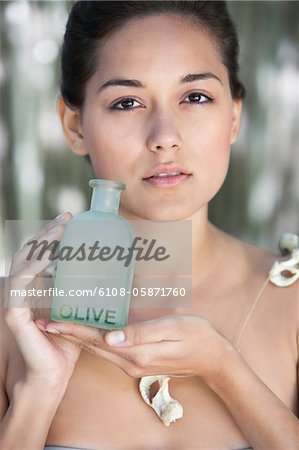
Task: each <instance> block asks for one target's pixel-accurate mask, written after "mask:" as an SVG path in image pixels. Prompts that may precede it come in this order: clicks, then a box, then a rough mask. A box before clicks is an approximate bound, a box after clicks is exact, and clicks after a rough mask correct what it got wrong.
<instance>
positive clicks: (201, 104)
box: [0, 1, 299, 450]
mask: <svg viewBox="0 0 299 450" xmlns="http://www.w3.org/2000/svg"><path fill="white" fill-rule="evenodd" d="M237 53H238V44H237V40H236V35H235V30H234V27H233V25H232V23H231V21H230V18H229V17H228V15H227V11H226V6H225V3H224V2H89V1H83V2H77V3H75V5H74V6H73V8H72V10H71V13H70V17H69V21H68V25H67V31H66V35H65V41H64V47H63V54H62V86H61V97H60V99H59V103H58V109H59V115H60V118H61V122H62V126H63V129H64V133H65V137H66V140H67V142H68V144H69V146H70V148H71V149H72V151H73V152H75V153H76V154H77V155H82V156H83V155H89V156H90V159H91V161H92V164H93V167H94V171H95V174H96V176H97V177H98V178H106V179H115V180H120V181H123V182H124V183H125V184H126V185H127V190H126V191H125V193H124V194H123V197H122V202H121V214H122V215H123V216H124V217H127V218H128V219H145V220H155V221H164V220H186V219H189V220H191V221H192V300H193V301H192V307H191V308H176V309H172V310H161V309H160V310H147V311H145V310H139V312H138V314H137V310H136V311H132V312H131V316H130V324H129V325H128V326H127V327H126V328H125V329H124V330H120V331H115V332H110V333H106V334H101V333H100V332H99V331H98V330H97V329H95V328H90V327H86V326H82V325H75V324H69V323H55V322H50V321H49V319H48V318H45V317H44V318H40V319H38V320H35V321H34V320H33V319H32V316H31V311H30V309H29V308H25V307H24V308H13V307H11V308H8V309H5V310H4V322H3V323H2V326H1V333H2V338H1V343H2V347H1V351H2V365H1V381H2V394H1V403H0V405H1V416H2V423H1V428H0V443H1V447H2V448H5V449H6V448H7V449H8V448H13V449H20V448H22V449H28V450H29V449H30V450H31V449H42V448H44V446H45V445H46V446H56V448H60V446H63V447H67V448H69V447H71V448H74V447H75V448H82V449H83V448H84V449H87V448H89V449H97V450H100V449H109V450H110V449H111V450H112V449H122V450H125V449H130V450H132V449H138V450H141V449H149V450H150V449H155V450H156V449H169V450H170V449H171V450H173V449H182V450H183V449H184V450H185V449H215V450H216V449H240V448H243V449H244V448H255V449H270V448H271V449H286V448H287V449H296V448H297V446H298V441H299V425H298V419H297V417H296V414H297V413H298V404H297V377H296V367H297V361H298V347H297V345H298V342H297V341H296V338H297V326H298V322H297V315H298V290H297V289H298V286H297V285H296V284H294V285H293V286H290V287H289V288H286V289H284V290H282V289H281V288H278V287H276V286H274V285H271V284H270V283H266V284H265V280H267V277H268V273H269V270H270V268H271V266H272V264H273V262H274V261H275V257H274V256H273V255H271V254H268V253H266V252H264V251H262V250H259V249H257V248H255V247H253V246H250V245H248V244H245V243H243V242H240V241H238V240H236V239H234V238H232V237H230V236H228V235H226V234H225V233H223V232H221V231H220V230H218V229H216V228H215V227H213V226H212V225H211V223H209V221H208V219H207V210H208V203H209V202H210V200H211V199H212V198H213V197H214V196H215V194H216V193H217V192H218V190H219V189H220V187H221V185H222V183H223V181H224V179H225V176H226V173H227V168H228V163H229V156H230V145H231V144H232V143H234V142H235V140H236V139H237V135H238V130H239V124H240V116H241V108H242V99H243V97H244V88H243V86H242V84H241V83H240V81H239V79H238V63H237ZM178 167H180V171H179V172H181V173H180V174H176V175H170V176H169V177H167V178H166V177H165V176H164V177H162V176H161V173H162V174H163V173H171V172H172V171H174V170H175V169H177V168H178ZM175 171H176V170H175ZM176 172H177V171H176ZM159 174H160V177H159ZM153 175H155V176H154V178H153ZM70 219H71V214H70V213H65V214H64V215H62V216H59V217H58V218H57V219H56V220H55V221H54V222H53V223H50V224H48V225H47V226H46V227H45V229H44V230H42V231H41V232H40V233H39V235H38V239H45V238H47V237H48V236H49V235H51V238H59V237H60V236H61V234H62V232H63V229H64V227H65V226H66V224H67V223H68V222H69V220H70ZM25 253H26V247H24V248H23V249H22V250H20V251H19V252H18V253H17V255H16V256H15V258H14V260H13V264H12V269H11V286H12V287H17V286H18V287H20V286H22V287H26V286H27V285H28V283H30V281H32V278H33V276H34V275H37V274H38V273H40V272H41V271H42V270H43V269H44V268H45V267H46V265H47V263H48V261H47V260H42V261H38V260H35V261H31V262H30V264H29V265H28V264H25V257H24V255H25ZM28 274H30V275H32V276H29V277H28ZM24 275H27V277H24ZM257 300H258V303H257ZM253 306H255V309H254V311H253V309H252V307H253ZM249 318H250V320H249V321H248V320H247V319H249ZM228 319H229V320H228ZM245 325H246V327H245ZM296 342H297V343H296ZM85 349H86V350H88V351H87V352H86V351H84V350H85ZM165 373H167V374H169V375H170V376H173V377H174V378H172V381H171V393H172V395H173V397H175V398H176V399H178V400H179V401H180V403H182V404H183V405H184V416H183V418H182V419H181V420H179V421H177V422H176V423H175V424H172V425H171V426H170V428H165V427H164V425H163V424H162V423H161V422H160V421H159V420H158V419H157V417H156V416H155V414H154V412H153V411H151V410H148V409H147V407H146V405H145V404H144V402H143V401H142V399H141V397H140V395H139V393H138V380H139V378H140V377H143V376H145V375H156V374H165ZM178 375H188V377H182V378H181V377H177V376H178ZM135 430H137V432H136V431H135Z"/></svg>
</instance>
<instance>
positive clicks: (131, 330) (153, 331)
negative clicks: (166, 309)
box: [105, 319, 173, 347]
mask: <svg viewBox="0 0 299 450" xmlns="http://www.w3.org/2000/svg"><path fill="white" fill-rule="evenodd" d="M165 322H166V319H164V320H163V319H155V320H148V321H144V322H138V323H132V324H130V325H128V326H126V327H125V328H124V329H122V330H114V331H110V332H108V333H106V334H105V342H106V344H108V345H110V346H112V347H115V346H118V347H130V346H132V345H142V344H150V343H154V342H161V341H165V340H172V341H173V338H172V339H171V338H170V331H169V328H170V327H169V325H167V324H166V323H165Z"/></svg>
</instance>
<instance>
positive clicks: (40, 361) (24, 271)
mask: <svg viewBox="0 0 299 450" xmlns="http://www.w3.org/2000/svg"><path fill="white" fill-rule="evenodd" d="M71 218H72V215H71V214H70V213H65V214H64V215H62V216H58V217H57V218H56V219H55V220H54V221H52V222H50V223H48V224H47V225H46V226H45V228H43V230H42V231H41V232H40V233H38V234H37V235H36V236H35V237H34V238H33V239H36V240H37V241H38V242H41V241H43V240H46V241H48V242H49V243H50V242H52V241H55V240H59V239H60V237H61V235H62V232H63V230H64V227H65V226H66V225H67V223H68V222H69V221H70V219H71ZM39 250H40V249H37V250H36V251H35V252H34V253H33V255H32V257H31V258H30V260H29V261H28V260H27V257H28V245H27V244H25V245H24V247H23V248H22V249H21V250H19V251H18V252H17V253H16V254H15V255H14V257H13V262H12V266H11V270H10V275H9V280H8V282H9V291H7V293H8V295H9V294H11V293H12V291H11V290H12V289H14V290H15V289H18V290H26V289H28V288H29V287H30V286H31V285H32V283H33V282H34V281H35V280H36V277H37V276H38V274H39V273H40V272H42V271H43V270H44V269H45V268H46V267H47V266H48V265H49V263H50V262H51V261H50V260H49V255H50V250H47V251H46V252H45V254H44V256H43V257H42V258H41V260H38V259H37V256H38V254H39ZM42 301H43V299H42V298H41V303H42ZM35 302H36V299H35ZM4 320H5V322H6V324H7V326H8V327H9V329H10V331H11V333H12V334H13V335H14V338H15V340H16V342H17V345H18V347H19V350H20V352H21V354H22V356H23V359H24V363H25V373H24V379H26V380H30V381H33V382H38V383H40V384H44V385H45V387H46V385H49V386H53V387H54V386H57V385H58V384H61V383H64V384H66V383H67V382H68V380H69V378H70V377H71V375H72V372H73V370H74V366H75V363H76V361H77V359H78V357H79V355H80V352H81V349H80V346H79V345H78V343H77V341H76V340H75V339H73V340H72V341H71V340H69V339H63V337H61V336H59V338H57V336H55V335H54V334H49V333H45V328H44V327H43V323H47V322H48V320H47V319H38V320H37V321H36V323H35V322H34V320H33V314H32V310H31V304H29V297H25V296H24V297H21V296H17V297H16V296H15V297H13V296H11V295H10V296H8V299H7V302H6V307H5V308H4ZM41 330H43V331H41Z"/></svg>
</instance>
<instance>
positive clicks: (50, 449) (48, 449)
mask: <svg viewBox="0 0 299 450" xmlns="http://www.w3.org/2000/svg"><path fill="white" fill-rule="evenodd" d="M44 450H89V449H88V448H82V447H81V448H79V447H61V446H60V445H45V447H44Z"/></svg>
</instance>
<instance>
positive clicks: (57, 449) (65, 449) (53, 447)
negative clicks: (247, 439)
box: [44, 445, 253, 450]
mask: <svg viewBox="0 0 299 450" xmlns="http://www.w3.org/2000/svg"><path fill="white" fill-rule="evenodd" d="M251 449H252V450H253V447H242V448H238V449H237V450H251ZM44 450H89V449H87V448H79V447H61V446H56V445H46V446H45V447H44ZM107 450H109V449H107Z"/></svg>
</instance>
